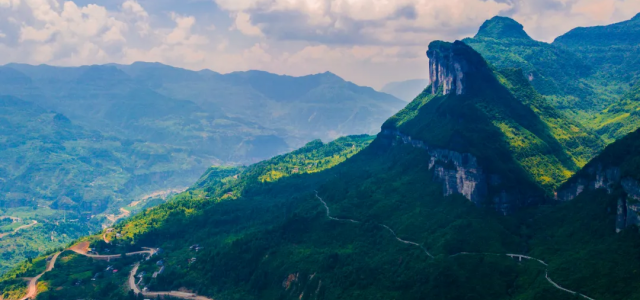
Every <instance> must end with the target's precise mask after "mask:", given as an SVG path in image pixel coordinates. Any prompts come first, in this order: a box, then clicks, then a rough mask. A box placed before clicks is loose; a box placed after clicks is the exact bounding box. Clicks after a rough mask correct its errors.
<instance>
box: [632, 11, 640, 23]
mask: <svg viewBox="0 0 640 300" xmlns="http://www.w3.org/2000/svg"><path fill="white" fill-rule="evenodd" d="M631 20H636V21H640V13H638V14H637V15H636V16H635V17H633V18H631Z"/></svg>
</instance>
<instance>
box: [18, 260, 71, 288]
mask: <svg viewBox="0 0 640 300" xmlns="http://www.w3.org/2000/svg"><path fill="white" fill-rule="evenodd" d="M60 253H62V252H57V253H56V254H54V255H53V257H51V260H50V261H49V262H48V263H47V267H46V268H45V269H44V272H42V273H40V274H38V276H36V277H33V278H31V280H29V286H28V287H27V294H26V295H25V296H24V297H22V298H21V299H20V300H27V299H35V298H36V296H37V295H38V280H40V277H42V275H44V273H47V272H49V271H51V270H53V268H54V267H55V265H56V260H58V256H60Z"/></svg>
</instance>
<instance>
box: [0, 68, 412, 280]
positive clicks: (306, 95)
mask: <svg viewBox="0 0 640 300" xmlns="http://www.w3.org/2000/svg"><path fill="white" fill-rule="evenodd" d="M0 95H4V96H0V108H1V111H0V158H1V161H0V191H1V193H0V216H3V215H14V214H20V213H23V211H24V210H27V212H26V213H25V215H24V216H25V218H26V219H29V218H33V219H34V220H38V221H40V224H45V223H46V222H53V221H58V220H76V221H77V222H80V223H81V226H80V227H78V228H81V229H82V230H76V229H77V228H76V229H74V230H71V231H69V232H65V234H66V236H67V237H68V238H76V237H78V234H86V231H87V230H89V229H97V228H100V226H101V225H103V224H109V223H111V222H112V221H113V220H115V219H117V218H118V216H120V217H122V216H126V215H127V214H129V213H130V211H139V210H142V209H143V208H144V207H148V206H150V205H151V204H152V203H155V204H157V203H158V202H157V201H155V202H149V201H147V202H144V201H143V202H140V201H139V200H141V198H140V197H142V196H144V195H147V194H156V193H155V192H158V191H166V190H174V189H180V188H185V187H187V186H189V185H191V184H192V183H193V182H194V181H195V180H196V179H197V178H198V177H199V176H200V174H202V172H204V171H205V170H206V169H207V168H208V167H210V166H211V165H220V164H232V165H242V164H249V163H254V162H258V161H260V160H263V159H266V158H270V157H273V156H275V155H278V154H281V153H284V152H287V151H290V150H292V149H295V148H298V147H300V146H302V145H304V144H305V143H307V142H309V141H311V140H314V139H323V140H327V141H328V140H332V139H335V138H338V137H340V136H342V135H349V134H361V133H369V134H375V133H377V132H378V131H379V124H381V123H382V122H383V121H384V120H386V119H387V118H388V117H389V116H391V115H393V114H394V113H396V112H397V111H398V110H400V109H401V108H402V107H403V106H404V105H405V104H406V103H405V102H403V101H402V100H399V99H397V98H395V97H393V96H391V95H388V94H384V93H379V92H376V91H374V90H373V89H371V88H368V87H361V86H358V85H355V84H353V83H350V82H347V81H344V80H343V79H341V78H340V77H338V76H336V75H334V74H331V73H323V74H316V75H309V76H303V77H291V76H280V75H275V74H270V73H267V72H260V71H249V72H236V73H231V74H226V75H223V74H218V73H215V72H213V71H209V70H205V71H199V72H196V71H189V70H185V69H180V68H174V67H170V66H167V65H162V64H158V63H134V64H132V65H115V64H109V65H94V66H82V67H54V66H47V65H39V66H32V65H24V64H8V65H5V66H2V67H0ZM147 200H149V199H147ZM156 200H157V199H156ZM125 208H126V209H125ZM122 209H125V210H126V211H127V212H126V213H123V211H122ZM110 220H111V221H110ZM8 226H9V225H8ZM39 228H43V227H42V226H36V227H35V229H36V230H39ZM0 229H1V228H0ZM20 238H21V235H20V234H17V235H15V236H9V237H5V238H4V240H3V242H7V243H8V242H9V241H7V239H16V242H15V243H14V245H22V246H24V247H22V248H20V249H17V250H16V249H14V250H11V251H10V253H7V254H6V256H3V257H4V261H5V262H8V263H10V264H13V263H15V262H16V261H20V260H22V259H24V257H25V256H26V255H30V256H34V253H40V251H43V250H44V249H48V248H51V247H53V246H58V245H60V243H66V242H67V241H68V238H63V239H58V240H56V239H54V238H53V237H52V236H49V235H47V234H41V235H35V236H34V237H33V238H34V239H35V240H36V241H32V242H24V241H20V240H19V239H20ZM42 245H47V246H42ZM7 249H8V248H7ZM4 251H5V248H3V249H2V250H0V255H5V254H4ZM9 266H11V265H9ZM5 268H7V265H4V264H0V272H1V271H3V270H4V269H5Z"/></svg>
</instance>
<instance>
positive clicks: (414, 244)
mask: <svg viewBox="0 0 640 300" xmlns="http://www.w3.org/2000/svg"><path fill="white" fill-rule="evenodd" d="M315 192H316V198H317V199H318V200H320V202H322V205H324V208H325V209H326V211H327V218H329V219H330V220H334V221H345V222H351V223H355V224H360V223H362V222H360V221H356V220H351V219H338V218H335V217H332V216H331V210H330V209H329V205H327V202H325V201H324V199H322V198H321V197H320V196H319V195H318V191H315ZM377 225H378V226H380V227H382V228H384V229H386V230H388V231H389V232H391V234H392V235H393V237H394V238H395V239H396V240H397V241H398V242H401V243H403V244H407V245H413V246H416V247H419V248H420V249H422V251H424V253H425V254H427V256H429V257H431V258H434V257H433V255H431V253H429V251H427V249H426V248H425V247H424V246H422V245H420V244H418V243H416V242H412V241H407V240H403V239H401V238H399V237H398V235H397V234H396V232H395V231H393V229H391V227H389V226H387V225H384V224H377Z"/></svg>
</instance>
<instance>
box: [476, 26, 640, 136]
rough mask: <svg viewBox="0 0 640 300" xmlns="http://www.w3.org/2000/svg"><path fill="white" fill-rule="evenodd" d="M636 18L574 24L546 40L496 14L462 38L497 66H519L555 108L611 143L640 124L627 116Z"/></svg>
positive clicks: (634, 70)
mask: <svg viewBox="0 0 640 300" xmlns="http://www.w3.org/2000/svg"><path fill="white" fill-rule="evenodd" d="M639 20H640V18H638V17H637V16H636V17H635V18H633V19H631V20H629V21H625V22H621V23H617V24H611V25H606V26H596V27H584V28H576V29H573V30H571V31H569V32H568V33H566V34H565V35H562V36H560V37H558V38H557V39H556V40H555V41H554V42H553V43H552V44H547V43H543V42H538V41H535V40H533V39H531V38H529V37H528V35H526V33H525V32H524V30H523V28H522V25H520V24H518V23H517V22H516V21H514V20H512V19H509V18H504V17H496V18H493V19H491V20H488V21H487V22H486V23H485V24H484V25H483V26H482V27H481V28H480V31H479V32H478V34H477V35H476V36H475V37H474V38H468V39H465V40H464V42H465V43H467V44H468V45H470V46H471V47H473V48H474V49H475V50H477V51H478V52H480V53H481V54H482V55H483V56H484V57H485V58H486V59H487V60H488V61H489V62H491V63H492V64H494V65H496V66H497V67H498V68H521V69H523V72H524V75H525V76H526V77H527V78H528V79H529V80H530V81H531V84H532V85H533V86H534V87H535V88H536V90H537V91H538V92H540V93H541V94H543V95H544V96H545V97H546V98H547V99H548V100H549V101H550V103H551V104H552V105H553V106H554V107H555V108H557V109H559V110H561V111H562V112H563V113H564V114H566V115H567V116H569V117H571V118H572V119H573V120H575V121H578V122H580V123H581V124H583V125H584V126H586V127H587V128H590V129H592V130H595V131H597V133H598V134H599V135H600V136H601V137H602V138H603V139H604V140H605V141H606V142H607V143H611V142H613V141H615V140H616V139H619V138H621V137H623V136H624V135H626V134H627V133H630V132H632V131H634V130H635V129H637V128H638V127H640V123H638V122H637V121H636V120H635V119H634V118H633V117H631V118H629V115H628V114H630V113H631V112H633V111H634V108H633V107H630V106H629V103H628V102H629V99H630V98H632V96H633V95H634V93H635V92H633V91H632V90H631V88H632V87H633V86H634V85H636V84H637V82H638V76H639V75H638V74H640V73H639V71H640V69H638V67H637V66H638V62H640V56H639V54H638V53H640V51H639V50H640V40H638V38H637V36H638V32H639V31H640V22H639ZM504 28H507V29H508V30H509V31H510V32H519V34H505V33H504V31H505V29H504ZM630 95H631V96H630Z"/></svg>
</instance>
